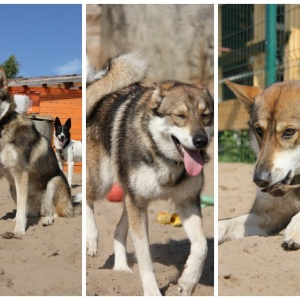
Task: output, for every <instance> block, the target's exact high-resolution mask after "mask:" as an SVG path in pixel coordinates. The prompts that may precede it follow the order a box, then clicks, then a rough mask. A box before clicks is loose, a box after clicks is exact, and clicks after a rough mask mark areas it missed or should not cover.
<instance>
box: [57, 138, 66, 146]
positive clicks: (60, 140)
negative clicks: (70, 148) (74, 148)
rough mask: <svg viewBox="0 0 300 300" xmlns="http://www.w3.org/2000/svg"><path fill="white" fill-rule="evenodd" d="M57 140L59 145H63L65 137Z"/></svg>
mask: <svg viewBox="0 0 300 300" xmlns="http://www.w3.org/2000/svg"><path fill="white" fill-rule="evenodd" d="M58 140H59V143H60V144H61V145H63V144H64V143H65V141H66V139H65V137H59V138H58Z"/></svg>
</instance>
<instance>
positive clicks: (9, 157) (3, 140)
mask: <svg viewBox="0 0 300 300" xmlns="http://www.w3.org/2000/svg"><path fill="white" fill-rule="evenodd" d="M14 110H15V103H14V102H13V100H11V99H10V96H9V94H8V91H7V89H2V90H1V93H0V177H2V176H4V177H6V179H7V180H8V181H9V183H10V185H11V195H12V198H13V199H14V201H15V202H16V204H17V214H16V225H15V230H14V233H15V234H25V230H26V220H27V219H26V218H27V216H28V215H32V216H38V215H42V216H44V219H43V225H50V224H52V223H53V220H54V219H55V217H56V216H57V215H58V216H62V217H72V216H73V215H74V209H73V204H72V198H71V194H70V188H69V186H68V183H67V180H66V178H65V176H64V174H63V173H62V171H61V170H60V168H59V166H58V163H57V160H56V158H55V154H54V152H53V149H52V147H51V145H50V143H49V142H48V141H47V139H46V138H45V137H44V136H43V135H41V134H40V133H39V132H38V131H37V130H36V128H35V126H34V125H33V123H32V121H31V120H29V119H28V118H26V117H23V116H21V115H20V114H18V113H17V112H15V111H14Z"/></svg>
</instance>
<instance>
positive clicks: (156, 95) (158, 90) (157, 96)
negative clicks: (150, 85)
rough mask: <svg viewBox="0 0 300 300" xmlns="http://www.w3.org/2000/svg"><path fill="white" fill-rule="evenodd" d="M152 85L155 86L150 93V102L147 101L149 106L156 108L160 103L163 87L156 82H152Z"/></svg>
mask: <svg viewBox="0 0 300 300" xmlns="http://www.w3.org/2000/svg"><path fill="white" fill-rule="evenodd" d="M154 87H155V89H154V91H153V93H152V96H151V99H150V103H149V106H150V108H151V109H155V108H157V107H158V106H159V105H160V103H161V100H162V98H163V95H162V93H163V89H162V87H161V86H160V85H159V84H158V83H156V82H154Z"/></svg>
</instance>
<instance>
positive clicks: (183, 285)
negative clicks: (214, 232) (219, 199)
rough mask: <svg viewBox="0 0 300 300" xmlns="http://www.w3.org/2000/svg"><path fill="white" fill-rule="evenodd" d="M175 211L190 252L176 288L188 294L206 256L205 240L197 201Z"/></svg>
mask: <svg viewBox="0 0 300 300" xmlns="http://www.w3.org/2000/svg"><path fill="white" fill-rule="evenodd" d="M198 201H199V200H198ZM177 211H178V213H179V214H180V217H181V219H182V224H183V227H184V230H185V231H186V233H187V235H188V238H189V240H190V241H191V252H190V255H189V257H188V259H187V261H186V264H185V269H184V271H183V273H182V275H181V277H180V279H179V280H178V288H179V291H180V293H181V294H182V295H187V296H190V295H192V294H193V292H194V290H195V288H196V285H197V284H198V282H199V280H200V276H201V274H202V269H203V266H204V262H205V259H206V256H207V241H206V238H205V236H204V233H203V228H202V220H201V216H200V209H199V207H198V206H197V203H194V204H190V205H188V206H184V207H182V206H179V207H177Z"/></svg>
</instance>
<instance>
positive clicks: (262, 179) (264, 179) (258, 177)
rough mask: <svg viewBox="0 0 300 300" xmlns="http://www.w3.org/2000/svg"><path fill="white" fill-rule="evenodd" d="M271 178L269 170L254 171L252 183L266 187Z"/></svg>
mask: <svg viewBox="0 0 300 300" xmlns="http://www.w3.org/2000/svg"><path fill="white" fill-rule="evenodd" d="M271 180H272V176H271V173H270V172H267V171H262V172H255V173H254V176H253V181H254V183H255V184H256V185H257V186H259V187H262V188H263V187H268V186H269V184H270V182H271Z"/></svg>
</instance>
